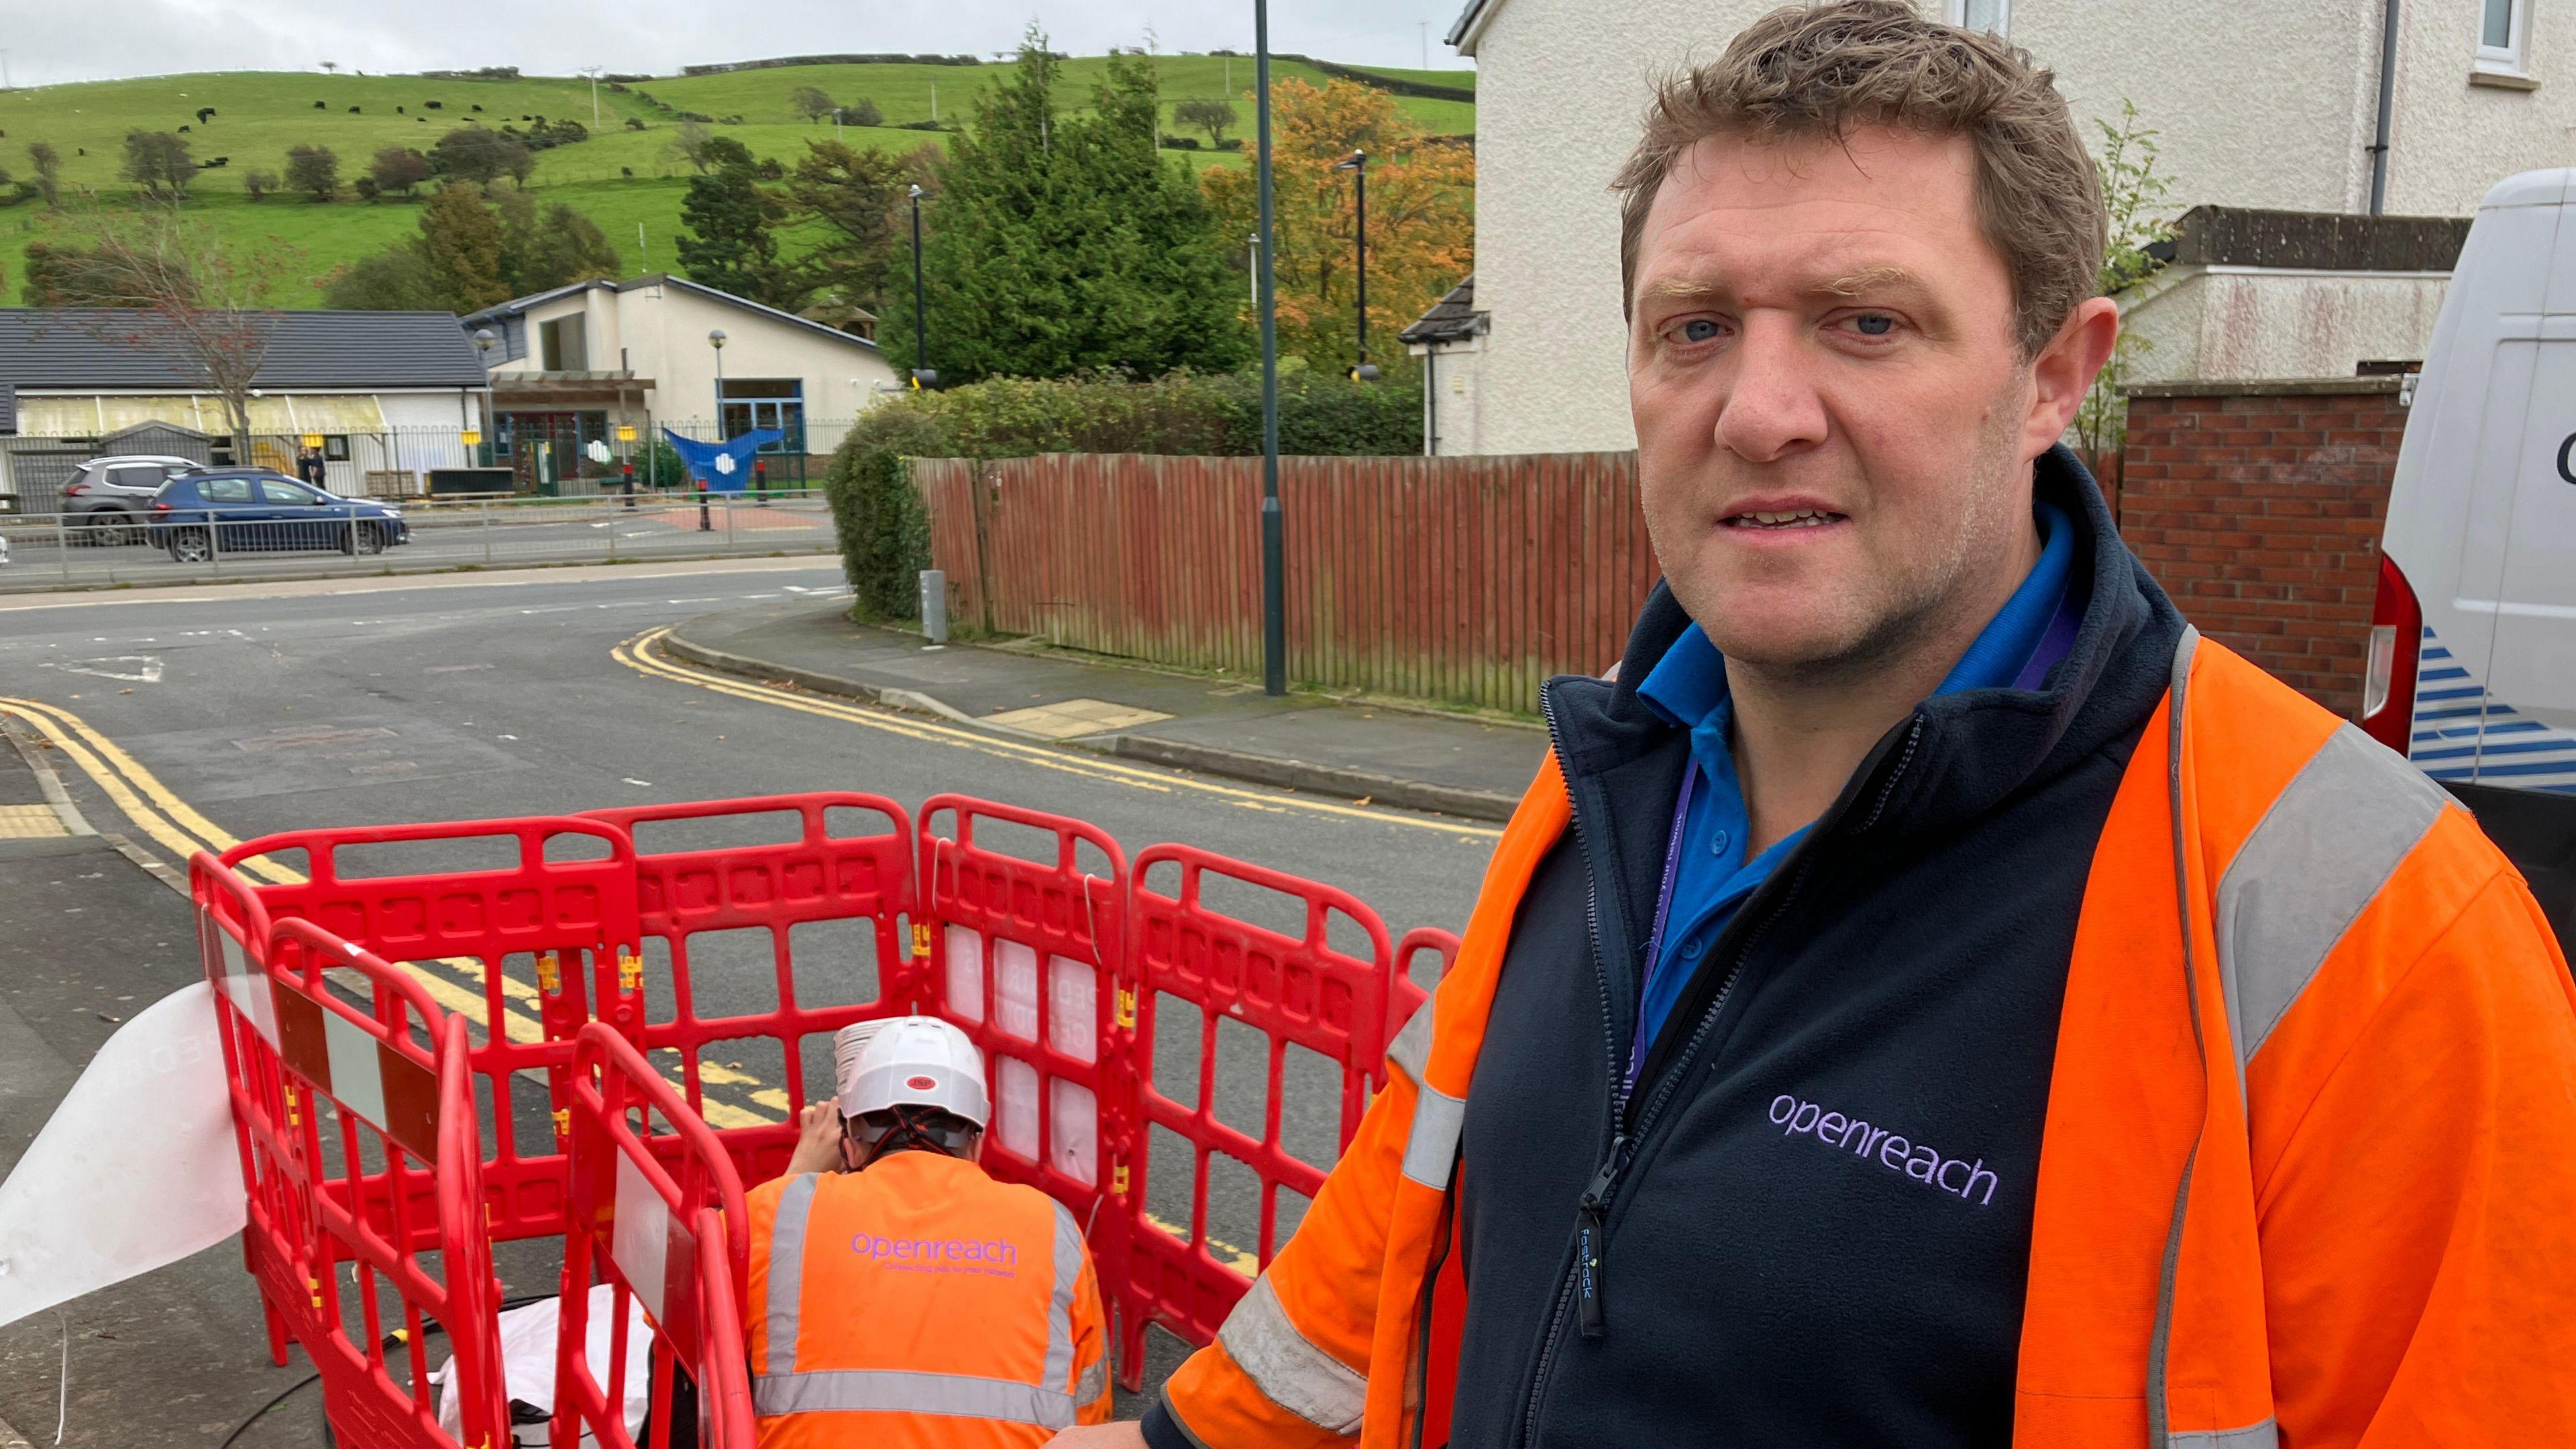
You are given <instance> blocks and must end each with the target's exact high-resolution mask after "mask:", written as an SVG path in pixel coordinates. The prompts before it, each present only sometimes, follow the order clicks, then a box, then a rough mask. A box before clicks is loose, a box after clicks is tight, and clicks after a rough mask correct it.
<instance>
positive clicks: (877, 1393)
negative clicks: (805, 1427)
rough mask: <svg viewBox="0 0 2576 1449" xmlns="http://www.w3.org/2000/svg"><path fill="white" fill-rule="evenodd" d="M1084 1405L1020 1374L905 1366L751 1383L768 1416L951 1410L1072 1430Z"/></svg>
mask: <svg viewBox="0 0 2576 1449" xmlns="http://www.w3.org/2000/svg"><path fill="white" fill-rule="evenodd" d="M1093 1397H1095V1398H1097V1397H1098V1395H1096V1394H1095V1395H1093ZM1080 1407H1081V1405H1080V1404H1078V1403H1076V1402H1075V1401H1074V1397H1073V1395H1071V1394H1066V1393H1058V1392H1056V1391H1055V1390H1052V1389H1042V1388H1039V1387H1038V1386H1037V1385H1035V1384H1030V1383H1022V1382H1020V1381H1019V1380H1017V1379H985V1378H976V1377H974V1376H972V1375H969V1374H930V1373H917V1372H913V1371H910V1370H904V1369H817V1370H814V1371H812V1372H810V1373H801V1374H783V1375H780V1376H778V1377H775V1378H764V1379H761V1380H759V1381H758V1382H756V1383H754V1384H753V1385H752V1386H751V1411H752V1412H753V1413H754V1414H757V1415H759V1416H760V1417H762V1418H764V1419H767V1418H774V1417H776V1416H777V1415H780V1414H831V1413H875V1414H945V1415H949V1416H953V1417H957V1418H967V1419H999V1420H1001V1421H1002V1422H1004V1423H1008V1424H1035V1425H1037V1426H1038V1427H1039V1428H1041V1429H1070V1428H1072V1427H1073V1419H1074V1411H1075V1410H1076V1409H1078V1408H1080Z"/></svg>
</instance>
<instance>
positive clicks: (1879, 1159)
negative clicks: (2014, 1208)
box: [1771, 1092, 1995, 1207]
mask: <svg viewBox="0 0 2576 1449" xmlns="http://www.w3.org/2000/svg"><path fill="white" fill-rule="evenodd" d="M1771 1125H1772V1126H1774V1127H1777V1128H1779V1129H1780V1135H1781V1136H1783V1137H1813V1138H1815V1139H1816V1140H1817V1141H1818V1142H1821V1143H1824V1144H1825V1145H1826V1146H1828V1147H1835V1148H1840V1149H1841V1150H1843V1151H1845V1152H1849V1153H1850V1154H1852V1155H1853V1156H1854V1157H1861V1158H1867V1159H1869V1160H1871V1161H1874V1162H1876V1163H1877V1164H1878V1165H1879V1166H1880V1167H1883V1168H1885V1169H1887V1170H1888V1171H1890V1172H1901V1173H1904V1174H1905V1175H1906V1176H1907V1177H1910V1178H1913V1179H1914V1180H1915V1181H1916V1182H1920V1183H1926V1184H1928V1185H1930V1186H1932V1187H1936V1188H1939V1189H1940V1190H1941V1191H1943V1192H1946V1193H1948V1194H1949V1195H1950V1196H1952V1197H1955V1198H1958V1199H1959V1200H1961V1201H1962V1202H1972V1203H1975V1204H1976V1205H1977V1206H1979V1207H1985V1206H1986V1205H1988V1204H1990V1203H1992V1202H1993V1201H1994V1200H1995V1175H1994V1174H1993V1173H1991V1172H1988V1171H1987V1170H1986V1160H1985V1159H1984V1158H1982V1157H1980V1158H1978V1159H1977V1160H1976V1161H1975V1162H1970V1161H1968V1160H1967V1159H1966V1158H1964V1157H1944V1156H1942V1155H1941V1154H1940V1153H1939V1152H1937V1151H1935V1150H1933V1149H1932V1148H1929V1147H1926V1146H1924V1145H1923V1144H1922V1143H1919V1142H1908V1141H1907V1140H1905V1139H1904V1138H1903V1137H1900V1136H1898V1135H1897V1134H1895V1133H1893V1132H1890V1131H1888V1130H1887V1129H1886V1128H1884V1127H1872V1126H1871V1125H1869V1124H1868V1123H1867V1122H1864V1121H1862V1120H1861V1119H1859V1118H1858V1117H1846V1116H1844V1115H1843V1114H1842V1113H1840V1112H1828V1111H1826V1110H1825V1109H1824V1108H1823V1107H1821V1106H1819V1105H1817V1104H1816V1103H1814V1102H1801V1101H1799V1100H1798V1099H1797V1098H1795V1097H1792V1096H1790V1095H1789V1094H1788V1093H1786V1092H1782V1093H1781V1094H1780V1095H1779V1096H1776V1097H1774V1098H1772V1099H1771Z"/></svg>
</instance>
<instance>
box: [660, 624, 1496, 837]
mask: <svg viewBox="0 0 2576 1449" xmlns="http://www.w3.org/2000/svg"><path fill="white" fill-rule="evenodd" d="M670 632H671V631H670V629H669V628H667V627H664V628H658V629H647V630H645V631H644V632H643V633H641V634H638V635H636V636H635V637H634V638H632V639H629V640H627V641H626V642H625V643H623V644H620V645H618V646H617V648H616V649H615V650H614V651H612V654H613V656H614V657H615V659H616V660H617V662H618V663H620V664H623V665H625V666H626V667H627V668H629V669H632V670H634V671H636V672H637V673H639V674H644V675H649V676H651V677H653V678H656V679H667V680H670V681H672V682H674V683H678V684H687V685H693V686H695V687H697V688H699V689H704V690H709V691H711V692H713V693H716V694H724V695H731V696H732V697H733V698H735V699H744V700H751V701H753V702H755V703H759V704H768V705H775V706H777V707H778V708H780V709H792V710H796V711H798V712H800V713H803V714H810V715H819V716H821V717H823V718H825V719H832V720H839V721H841V722H843V723H845V724H855V725H861V726H864V727H866V728H868V729H872V730H879V731H882V732H884V733H886V734H890V735H895V736H898V737H900V738H903V739H908V740H915V741H918V742H920V743H923V744H938V745H949V746H953V747H955V748H958V749H964V750H973V751H975V752H977V753H980V754H985V755H992V756H997V757H999V758H1002V759H1006V760H1012V761H1016V762H1018V763H1020V764H1024V765H1035V766H1037V767H1038V768H1040V769H1043V770H1056V771H1060V772H1062V773H1064V774H1068V775H1079V776H1081V777H1083V778H1085V779H1089V780H1097V781H1100V782H1102V783H1104V784H1110V785H1122V786H1125V787H1127V788H1129V789H1134V790H1144V791H1147V792H1150V793H1153V794H1158V795H1176V794H1185V793H1186V794H1197V795H1204V796H1208V797H1211V798H1214V799H1217V800H1222V801H1224V802H1225V803H1227V804H1229V805H1234V806H1237V807H1240V808H1242V809H1245V810H1258V811H1262V812H1264V813H1267V814H1272V815H1296V814H1308V815H1321V816H1326V817H1330V818H1334V819H1341V820H1365V821H1369V822H1372V823H1376V824H1382V825H1404V826H1410V827H1412V828H1413V829H1416V830H1428V831H1431V832H1433V833H1435V834H1439V835H1448V836H1453V837H1456V838H1459V839H1464V840H1500V839H1501V838H1502V835H1503V833H1502V832H1501V831H1499V830H1496V829H1494V828H1492V827H1490V826H1484V825H1468V824H1464V823H1462V822H1459V821H1455V820H1443V819H1441V818H1439V817H1438V816H1432V815H1408V814H1402V813H1399V812H1396V811H1392V810H1372V809H1370V808H1369V807H1367V806H1365V805H1344V804H1340V803H1338V802H1335V801H1331V800H1316V799H1310V798H1306V797H1302V796H1295V795H1279V794H1274V793H1271V792H1269V791H1264V790H1252V789H1246V788H1244V787H1242V786H1238V785H1223V784H1218V783H1217V782H1215V781H1213V780H1201V779H1196V778H1193V777H1191V776H1187V775H1178V774H1172V773H1168V772H1165V771H1162V770H1156V769H1147V768H1144V767H1140V766H1136V765H1124V764H1120V763H1118V762H1117V761H1115V760H1111V759H1107V758H1101V757H1093V756H1087V755H1083V754H1080V753H1077V752H1075V751H1072V750H1065V749H1058V748H1055V747H1053V746H1049V745H1034V744H1023V743H1021V742H1020V741H1018V740H1013V739H1007V738H1005V737H1003V736H1000V735H994V734H987V733H985V732H983V731H981V730H973V729H963V728H959V727H958V726H955V725H943V724H933V723H931V722H929V721H927V720H921V719H913V718H908V717H905V716H902V715H895V714H889V713H887V712H885V711H883V710H879V709H873V708H870V707H868V706H866V705H862V704H855V703H848V702H844V701H841V700H834V699H825V698H819V697H817V696H814V695H808V694H797V693H793V692H791V691H788V690H784V689H778V688H775V687H773V686H771V685H766V684H755V683H752V682H751V681H749V680H745V679H738V678H735V677H733V676H731V675H726V674H718V673H716V672H714V671H712V670H707V669H700V668H696V667H693V666H691V665H687V664H682V663H679V662H678V661H676V660H674V659H672V658H671V657H670V655H669V654H667V653H665V652H664V651H663V650H662V648H661V647H660V646H661V643H662V639H663V636H664V635H667V634H669V633H670Z"/></svg>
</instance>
